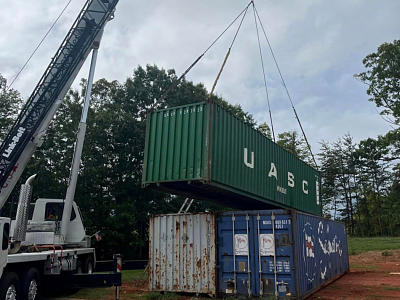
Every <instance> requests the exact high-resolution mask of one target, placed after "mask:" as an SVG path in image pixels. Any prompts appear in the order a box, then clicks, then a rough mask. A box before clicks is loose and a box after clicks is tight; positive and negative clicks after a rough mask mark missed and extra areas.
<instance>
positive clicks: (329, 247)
mask: <svg viewBox="0 0 400 300" xmlns="http://www.w3.org/2000/svg"><path fill="white" fill-rule="evenodd" d="M325 232H326V233H327V234H329V224H328V225H326V229H325ZM323 233H324V224H323V223H322V222H319V224H318V236H319V237H318V242H319V245H320V247H321V249H322V252H323V253H324V254H328V255H331V254H332V253H338V254H339V256H342V253H343V249H342V245H341V242H340V241H339V240H338V237H337V235H336V234H335V236H334V237H333V239H332V240H331V241H330V240H327V239H325V240H323V241H322V240H321V239H320V236H321V235H322V234H323ZM325 236H326V235H325Z"/></svg>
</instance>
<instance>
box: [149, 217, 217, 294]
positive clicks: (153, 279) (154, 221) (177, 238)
mask: <svg viewBox="0 0 400 300" xmlns="http://www.w3.org/2000/svg"><path fill="white" fill-rule="evenodd" d="M215 236H216V235H215V217H214V215H212V214H208V213H201V214H195V215H193V214H174V215H172V214H171V215H158V216H153V217H152V218H150V230H149V240H150V245H149V290H150V291H170V292H189V293H199V294H209V295H215V294H216V265H217V264H216V249H215V245H216V241H215Z"/></svg>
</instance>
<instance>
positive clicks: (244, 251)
mask: <svg viewBox="0 0 400 300" xmlns="http://www.w3.org/2000/svg"><path fill="white" fill-rule="evenodd" d="M235 255H246V256H247V255H249V239H248V237H247V234H235Z"/></svg>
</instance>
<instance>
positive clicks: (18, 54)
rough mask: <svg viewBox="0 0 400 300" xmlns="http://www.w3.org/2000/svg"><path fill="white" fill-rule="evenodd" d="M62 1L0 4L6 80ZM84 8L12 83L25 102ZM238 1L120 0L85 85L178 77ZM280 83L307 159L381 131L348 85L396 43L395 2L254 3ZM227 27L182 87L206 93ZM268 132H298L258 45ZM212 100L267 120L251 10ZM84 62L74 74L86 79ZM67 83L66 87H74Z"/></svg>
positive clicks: (369, 107) (75, 5) (75, 4)
mask: <svg viewBox="0 0 400 300" xmlns="http://www.w3.org/2000/svg"><path fill="white" fill-rule="evenodd" d="M67 2H68V1H67V0H51V1H49V0H14V1H8V0H0V6H1V7H2V9H1V10H0V28H1V29H2V34H1V35H0V73H1V74H3V76H5V77H6V78H8V79H9V80H11V79H12V78H13V76H14V75H15V74H16V73H17V71H18V69H19V68H20V67H21V66H22V65H23V64H24V62H25V61H26V59H27V58H28V56H29V55H30V54H31V52H32V50H33V49H34V48H35V46H36V44H37V43H38V42H39V41H40V39H41V38H42V36H43V35H44V34H45V33H46V31H47V30H48V28H49V27H50V25H51V23H52V22H53V21H54V19H55V18H56V17H57V15H58V14H59V13H60V11H61V10H62V8H63V7H64V6H65V5H66V3H67ZM84 2H85V0H72V2H71V4H70V6H69V7H68V9H67V10H66V12H65V14H64V15H63V16H62V18H61V19H60V21H59V22H58V23H57V25H56V27H55V28H54V30H53V31H52V32H51V33H50V35H49V37H48V38H47V39H46V41H45V43H44V44H43V45H42V47H41V48H40V49H39V51H38V52H37V54H36V55H35V56H34V58H33V59H32V61H31V62H30V63H29V65H28V67H27V68H26V70H25V71H24V72H23V73H22V75H21V77H20V78H19V79H18V80H17V82H16V83H15V84H14V86H13V87H14V88H15V89H17V90H19V91H20V92H21V94H22V95H23V97H24V98H25V99H26V98H27V97H28V96H29V95H30V93H31V91H32V90H33V88H34V86H35V85H36V83H37V81H38V80H39V79H40V77H41V75H42V73H43V71H44V70H45V68H46V67H47V65H48V63H49V61H50V59H51V57H52V56H53V55H54V53H55V51H56V50H57V48H58V47H59V44H60V42H61V41H62V40H63V38H64V36H65V34H66V33H67V31H68V29H69V27H70V26H71V25H72V23H73V21H74V19H75V18H76V16H77V14H78V12H79V10H80V9H81V7H82V6H83V4H84ZM247 3H248V1H247V0H246V1H245V0H217V1H216V0H202V1H195V0H191V1H190V0H168V1H167V0H148V1H136V0H120V1H119V4H118V6H117V11H116V14H115V19H114V20H113V21H112V22H110V23H109V24H108V25H107V27H106V31H105V34H104V37H103V41H102V45H101V49H100V52H99V57H98V65H97V70H96V76H95V78H96V79H98V78H103V77H104V78H106V79H108V80H114V79H117V80H120V81H123V80H125V79H126V78H127V77H128V76H131V75H132V72H133V69H134V68H135V67H136V66H138V65H146V64H156V65H158V66H159V67H163V68H166V69H169V68H174V69H175V70H176V71H177V73H178V74H181V73H182V72H183V71H184V70H185V69H186V68H187V67H188V66H189V65H190V64H191V63H192V62H193V60H194V59H195V58H197V57H198V55H199V54H201V53H202V52H203V50H204V49H205V48H207V47H208V45H209V44H210V43H211V41H212V40H214V38H215V37H216V36H217V35H218V34H219V33H220V32H221V31H222V30H223V29H224V28H225V27H226V26H227V25H228V24H229V23H230V21H231V20H233V18H234V17H236V15H237V14H238V13H239V12H240V11H241V10H242V9H243V8H244V7H245V6H246V5H247ZM255 4H256V7H257V8H258V11H259V14H260V17H261V19H262V22H263V24H264V26H265V27H266V29H267V32H268V35H269V38H270V41H271V43H272V46H273V48H274V50H275V54H276V57H277V59H278V62H279V64H280V67H281V70H282V73H283V76H284V78H285V80H286V82H287V85H288V87H289V91H290V93H291V95H292V98H293V100H294V104H295V106H296V108H297V110H298V113H299V116H300V118H301V120H302V122H303V125H304V128H305V131H306V134H307V135H308V138H309V140H310V141H311V144H312V147H313V149H314V152H317V151H318V150H319V142H320V141H321V140H327V141H334V140H336V139H337V138H338V137H340V136H343V135H344V134H346V133H350V134H351V135H353V136H354V137H355V139H356V140H357V141H358V140H360V139H363V138H366V137H374V136H376V135H378V134H383V133H385V132H386V131H387V130H389V129H390V126H389V124H388V123H386V122H385V121H384V120H382V118H381V117H380V116H379V115H378V113H377V110H376V107H375V105H374V104H373V103H370V102H368V101H367V95H366V92H365V90H366V86H365V85H363V84H362V83H360V82H359V81H357V80H356V79H354V78H353V74H355V73H358V72H361V71H363V65H362V59H363V58H364V57H365V56H366V55H367V54H369V53H371V52H374V51H376V49H377V47H378V46H379V45H380V44H381V43H383V42H390V41H393V40H394V39H398V38H400V35H399V33H400V16H399V14H400V1H399V0H384V1H383V0H382V1H374V0H363V1H362V0H337V1H322V0H321V1H320V0H302V1H301V0H282V1H274V0H256V1H255ZM233 35H234V28H232V30H230V31H228V32H227V33H226V34H225V35H224V37H223V39H222V40H221V41H220V42H219V43H217V44H216V45H215V46H214V47H213V48H212V49H211V50H210V52H208V54H207V56H206V57H205V58H204V59H203V60H202V61H201V62H200V63H199V64H198V65H197V66H196V68H195V69H193V70H192V71H191V73H189V75H188V77H187V78H188V79H190V80H192V81H193V82H195V83H198V82H203V83H204V84H205V85H206V87H207V88H208V89H211V85H212V83H213V81H214V79H215V77H216V74H217V73H218V70H219V67H220V65H221V63H222V61H223V58H224V55H225V53H226V51H227V48H228V47H229V44H230V42H231V40H232V37H233ZM262 45H263V54H264V59H265V66H266V72H267V83H268V85H269V89H270V100H271V108H272V114H273V119H274V126H275V129H276V132H282V131H286V130H293V129H296V130H299V128H298V127H297V123H296V121H295V119H294V114H293V112H292V110H291V108H290V104H289V100H288V98H287V97H286V95H285V91H284V89H283V88H282V85H281V83H280V81H279V78H278V74H277V72H276V69H275V66H274V64H273V61H272V59H271V56H270V55H269V52H268V48H267V44H266V42H265V40H264V39H263V40H262ZM232 51H233V52H232V53H231V56H230V59H229V61H228V64H227V66H226V68H225V71H224V73H223V74H222V77H221V79H220V81H219V83H218V86H217V90H216V93H217V94H218V95H220V96H222V97H224V98H225V99H227V100H228V101H229V102H230V103H232V104H241V105H242V106H243V108H244V110H246V111H249V112H250V113H252V114H253V115H254V117H255V119H256V120H257V121H259V122H263V121H269V120H268V113H267V102H266V96H265V89H264V83H263V77H262V69H261V65H260V58H259V54H258V46H257V35H256V31H255V25H254V19H253V15H252V12H251V11H250V10H249V13H248V15H247V17H246V19H245V21H244V23H243V27H242V29H241V31H240V33H239V36H238V38H237V41H236V43H235V45H234V48H233V50H232ZM88 68H89V64H88V62H87V63H86V64H85V65H84V67H83V68H82V71H81V72H80V74H79V75H78V80H76V82H78V81H79V78H81V77H86V76H87V73H88ZM76 82H75V83H74V86H75V87H76V86H77V84H76Z"/></svg>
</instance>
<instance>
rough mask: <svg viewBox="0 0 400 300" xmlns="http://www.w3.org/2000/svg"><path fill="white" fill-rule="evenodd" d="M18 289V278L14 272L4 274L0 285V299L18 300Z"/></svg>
mask: <svg viewBox="0 0 400 300" xmlns="http://www.w3.org/2000/svg"><path fill="white" fill-rule="evenodd" d="M19 294H20V288H19V278H18V275H17V274H16V273H14V272H10V273H6V274H5V275H4V276H3V278H2V280H1V283H0V299H1V300H16V299H19V296H20V295H19Z"/></svg>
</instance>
